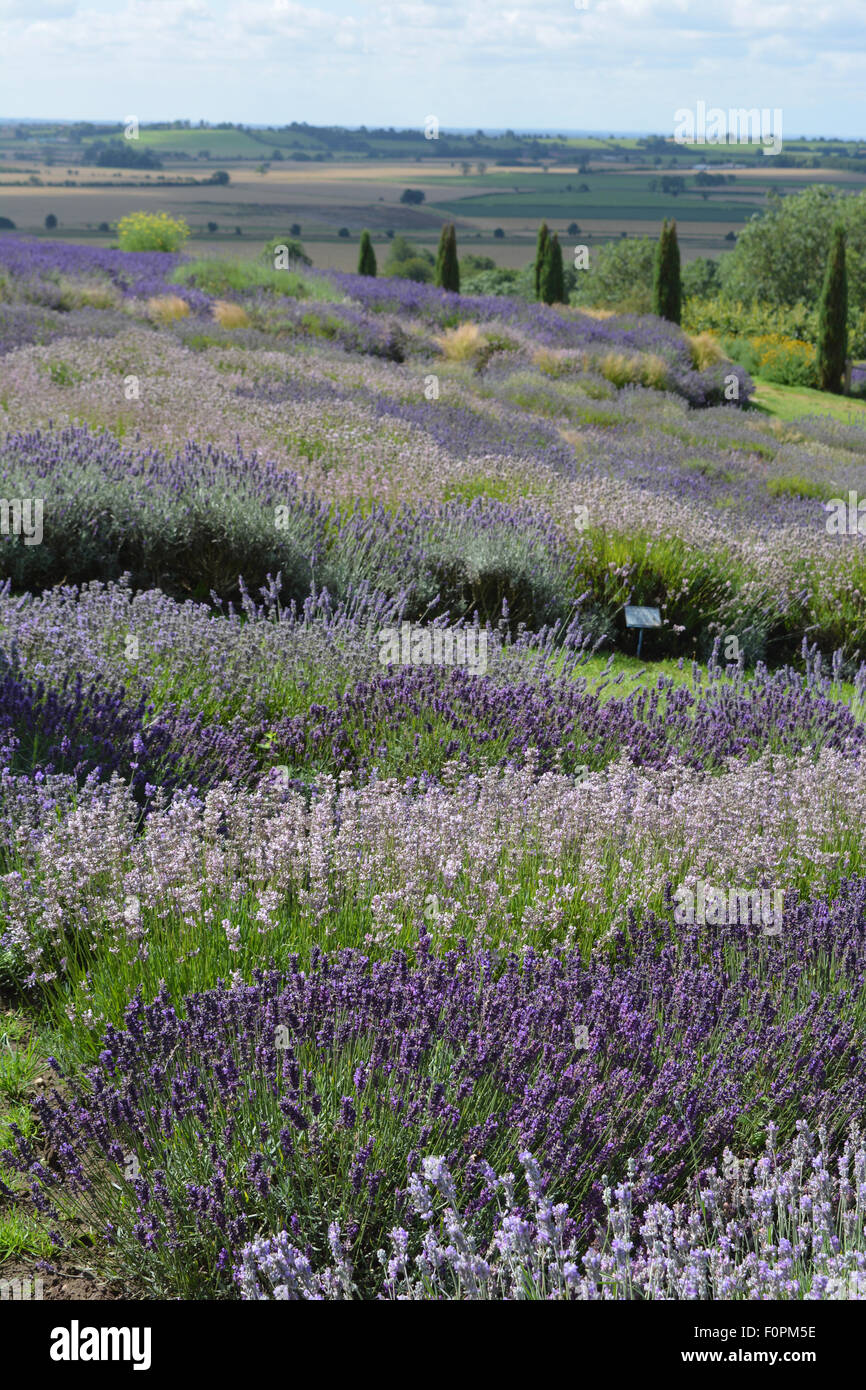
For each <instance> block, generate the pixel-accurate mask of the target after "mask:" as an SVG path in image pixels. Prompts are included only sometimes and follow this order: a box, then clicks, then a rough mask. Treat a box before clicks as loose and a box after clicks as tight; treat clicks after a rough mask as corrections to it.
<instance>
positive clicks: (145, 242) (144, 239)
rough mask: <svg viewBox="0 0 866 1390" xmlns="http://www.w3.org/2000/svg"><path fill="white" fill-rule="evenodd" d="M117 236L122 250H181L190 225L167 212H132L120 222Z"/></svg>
mask: <svg viewBox="0 0 866 1390" xmlns="http://www.w3.org/2000/svg"><path fill="white" fill-rule="evenodd" d="M117 236H118V241H119V244H120V249H121V251H179V250H180V248H181V247H182V246H183V243H184V242H185V241H186V239H187V237H188V236H189V227H188V226H187V224H186V222H184V220H183V218H181V217H169V215H168V213H167V212H131V213H129V215H128V216H127V217H121V219H120V221H119V222H118V224H117Z"/></svg>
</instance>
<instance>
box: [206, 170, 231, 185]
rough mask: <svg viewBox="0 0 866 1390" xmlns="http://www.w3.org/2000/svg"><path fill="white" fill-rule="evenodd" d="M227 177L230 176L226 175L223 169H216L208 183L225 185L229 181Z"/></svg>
mask: <svg viewBox="0 0 866 1390" xmlns="http://www.w3.org/2000/svg"><path fill="white" fill-rule="evenodd" d="M229 177H230V176H229V174H227V173H226V171H225V169H217V171H216V173H214V174H211V176H210V179H209V182H210V183H220V184H226V183H228V181H229Z"/></svg>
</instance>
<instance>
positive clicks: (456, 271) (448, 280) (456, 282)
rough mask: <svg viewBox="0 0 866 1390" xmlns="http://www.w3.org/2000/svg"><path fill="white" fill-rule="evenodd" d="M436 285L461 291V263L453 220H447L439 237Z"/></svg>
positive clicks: (455, 291)
mask: <svg viewBox="0 0 866 1390" xmlns="http://www.w3.org/2000/svg"><path fill="white" fill-rule="evenodd" d="M433 283H434V285H438V286H439V287H440V289H443V290H452V291H453V292H454V294H459V293H460V265H459V262H458V260H457V232H456V230H455V227H454V223H453V222H446V224H445V226H444V227H443V228H442V234H441V236H440V238H439V251H438V253H437V256H436V272H435V275H434V277H433Z"/></svg>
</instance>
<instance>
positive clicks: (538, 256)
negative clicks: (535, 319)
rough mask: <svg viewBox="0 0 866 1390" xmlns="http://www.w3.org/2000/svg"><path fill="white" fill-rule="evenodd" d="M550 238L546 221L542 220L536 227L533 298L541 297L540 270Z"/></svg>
mask: <svg viewBox="0 0 866 1390" xmlns="http://www.w3.org/2000/svg"><path fill="white" fill-rule="evenodd" d="M549 239H550V232H549V231H548V227H547V223H546V222H542V224H541V226H540V227H539V229H538V240H537V241H536V243H535V298H536V299H540V298H541V270H542V267H543V265H544V253H545V251H546V250H547V243H548V240H549Z"/></svg>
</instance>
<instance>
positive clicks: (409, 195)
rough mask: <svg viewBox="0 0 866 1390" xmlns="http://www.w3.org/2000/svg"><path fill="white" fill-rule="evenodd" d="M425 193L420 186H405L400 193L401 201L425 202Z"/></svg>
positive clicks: (410, 202)
mask: <svg viewBox="0 0 866 1390" xmlns="http://www.w3.org/2000/svg"><path fill="white" fill-rule="evenodd" d="M423 201H424V194H423V192H422V190H421V189H420V188H404V189H403V192H402V193H401V194H400V202H401V203H409V204H413V203H414V204H417V203H423Z"/></svg>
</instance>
